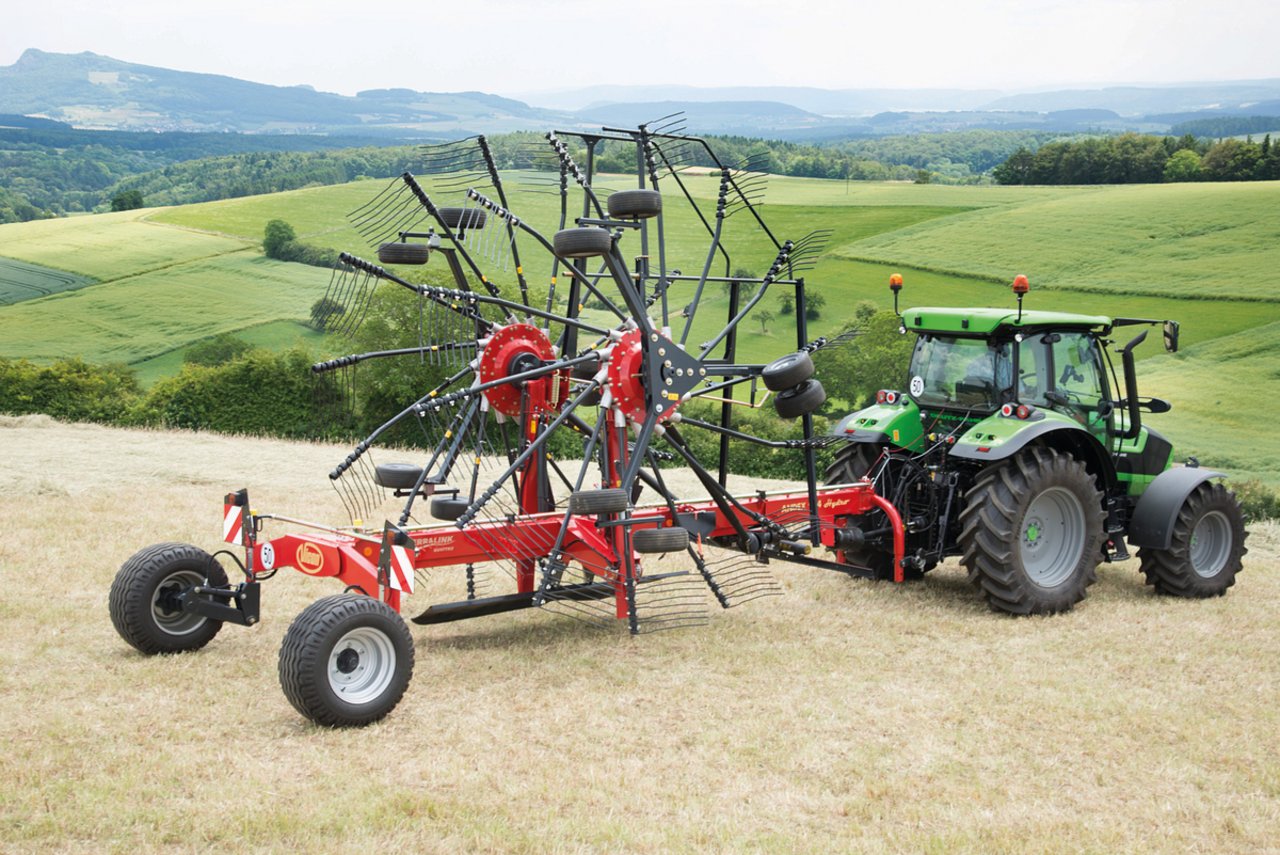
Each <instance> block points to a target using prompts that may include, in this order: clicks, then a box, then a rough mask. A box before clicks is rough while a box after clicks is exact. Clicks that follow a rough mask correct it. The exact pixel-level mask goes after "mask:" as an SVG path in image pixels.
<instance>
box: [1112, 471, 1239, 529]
mask: <svg viewBox="0 0 1280 855" xmlns="http://www.w3.org/2000/svg"><path fill="white" fill-rule="evenodd" d="M1225 477H1227V476H1226V473H1223V472H1215V471H1214V470H1212V469H1200V468H1198V467H1190V466H1177V467H1175V468H1173V469H1166V470H1165V471H1164V472H1161V473H1160V474H1159V475H1158V476H1156V479H1155V480H1154V481H1152V482H1151V484H1150V485H1149V486H1148V487H1147V489H1146V492H1144V493H1143V494H1142V498H1140V499H1138V506H1137V507H1136V508H1134V511H1133V517H1132V519H1130V521H1129V532H1128V535H1127V539H1128V541H1129V545H1130V546H1146V547H1150V548H1152V549H1168V548H1169V545H1170V544H1171V543H1172V542H1173V524H1174V522H1175V521H1177V519H1178V511H1180V510H1181V509H1182V504H1183V502H1185V501H1186V500H1187V496H1190V495H1191V491H1192V490H1194V489H1195V488H1196V487H1199V486H1200V485H1201V484H1203V483H1204V482H1205V481H1208V480H1209V479H1210V478H1225Z"/></svg>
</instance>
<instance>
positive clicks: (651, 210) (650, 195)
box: [608, 190, 662, 220]
mask: <svg viewBox="0 0 1280 855" xmlns="http://www.w3.org/2000/svg"><path fill="white" fill-rule="evenodd" d="M608 206H609V216H610V217H611V218H612V219H615V220H647V219H649V218H650V217H656V216H658V215H659V214H661V213H662V194H661V193H659V192H658V191H657V190H619V191H618V192H616V193H610V194H609V201H608Z"/></svg>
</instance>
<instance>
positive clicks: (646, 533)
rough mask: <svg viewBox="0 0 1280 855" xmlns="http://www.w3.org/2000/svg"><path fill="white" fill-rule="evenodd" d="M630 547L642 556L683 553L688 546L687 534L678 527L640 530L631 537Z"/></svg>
mask: <svg viewBox="0 0 1280 855" xmlns="http://www.w3.org/2000/svg"><path fill="white" fill-rule="evenodd" d="M631 545H632V547H633V548H634V549H635V551H636V552H639V553H642V554H649V555H655V554H661V553H666V552H684V550H685V549H686V548H687V547H688V546H689V532H688V531H687V530H686V529H683V528H679V527H675V526H672V527H668V528H642V529H638V530H637V531H636V532H635V533H634V534H632V535H631Z"/></svg>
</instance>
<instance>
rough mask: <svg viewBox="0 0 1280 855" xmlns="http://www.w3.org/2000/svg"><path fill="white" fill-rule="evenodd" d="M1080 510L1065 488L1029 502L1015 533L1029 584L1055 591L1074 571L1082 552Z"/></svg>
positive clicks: (1079, 505) (1083, 529)
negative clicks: (1016, 533) (1032, 583)
mask: <svg viewBox="0 0 1280 855" xmlns="http://www.w3.org/2000/svg"><path fill="white" fill-rule="evenodd" d="M1084 535H1085V516H1084V507H1083V506H1082V505H1081V504H1080V500H1079V499H1078V498H1076V495H1075V494H1074V493H1072V492H1071V491H1070V490H1068V489H1066V488H1065V487H1050V488H1049V489H1047V490H1045V491H1044V492H1043V493H1041V494H1040V495H1038V496H1036V497H1035V499H1033V500H1032V502H1031V504H1030V505H1029V506H1028V507H1027V512H1026V513H1025V514H1024V515H1023V517H1022V525H1021V527H1020V529H1019V531H1018V554H1019V557H1021V559H1022V566H1023V568H1024V569H1025V570H1026V572H1027V576H1028V577H1029V578H1030V579H1031V581H1032V582H1034V583H1035V584H1037V585H1039V586H1040V587H1042V588H1055V587H1057V586H1058V585H1061V584H1062V583H1063V582H1065V581H1066V580H1067V579H1069V578H1071V575H1072V574H1073V573H1074V572H1075V569H1076V567H1077V566H1079V564H1080V553H1081V551H1082V550H1083V549H1084V539H1085V538H1084Z"/></svg>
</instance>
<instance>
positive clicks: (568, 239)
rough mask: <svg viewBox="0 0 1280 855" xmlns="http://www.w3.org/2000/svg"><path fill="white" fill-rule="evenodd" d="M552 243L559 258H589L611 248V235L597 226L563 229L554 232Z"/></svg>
mask: <svg viewBox="0 0 1280 855" xmlns="http://www.w3.org/2000/svg"><path fill="white" fill-rule="evenodd" d="M553 243H554V246H555V249H556V255H558V256H560V257H561V258H591V257H593V256H597V255H604V254H605V253H607V252H608V251H609V250H610V249H612V248H613V235H611V234H609V232H608V231H606V230H605V229H602V228H599V227H597V226H588V227H586V228H577V229H563V230H561V231H558V232H556V235H555V238H554V239H553Z"/></svg>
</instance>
